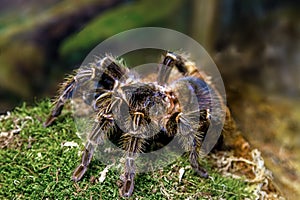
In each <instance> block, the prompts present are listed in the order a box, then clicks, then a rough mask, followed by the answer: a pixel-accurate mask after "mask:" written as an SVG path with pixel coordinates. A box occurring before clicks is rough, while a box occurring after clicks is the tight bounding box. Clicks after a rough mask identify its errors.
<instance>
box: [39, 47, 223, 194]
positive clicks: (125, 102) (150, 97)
mask: <svg viewBox="0 0 300 200" xmlns="http://www.w3.org/2000/svg"><path fill="white" fill-rule="evenodd" d="M173 69H174V70H176V71H177V73H178V72H179V74H181V75H182V76H181V78H179V79H177V80H176V79H175V80H173V81H172V82H171V83H168V82H169V79H172V78H173V79H174V77H172V73H171V71H174V70H173ZM88 83H93V85H94V90H93V94H92V96H88V95H83V97H82V98H84V99H85V101H86V102H87V104H91V106H92V109H93V110H94V121H95V123H94V126H93V128H92V130H91V132H90V133H89V134H88V135H87V141H86V144H85V148H84V152H83V155H82V160H81V163H80V164H79V165H78V167H77V168H76V169H75V170H74V173H73V175H72V180H74V181H79V180H80V179H81V178H82V177H83V175H84V174H85V172H86V170H87V168H88V165H89V164H90V162H91V160H92V157H93V154H94V151H95V148H96V147H98V146H99V147H100V148H101V144H103V140H104V139H105V138H109V137H111V135H113V136H114V135H117V138H118V139H119V144H121V146H120V148H122V149H123V151H124V152H125V155H124V157H125V166H124V169H123V171H124V172H123V174H122V176H121V177H122V178H121V179H122V182H123V184H122V186H121V188H120V193H121V195H122V196H124V197H129V196H131V195H132V192H133V189H134V178H135V174H136V165H135V159H136V157H137V156H138V155H139V153H143V152H145V150H146V148H147V145H148V144H149V142H151V140H155V138H156V140H157V138H159V137H155V136H153V133H157V134H158V135H164V136H167V137H169V138H172V137H175V136H176V137H179V138H180V141H181V143H182V146H183V148H184V149H185V150H186V151H188V152H190V153H189V160H190V164H191V166H192V168H193V169H194V170H195V171H196V172H197V173H198V174H199V175H200V176H201V177H204V178H207V177H208V173H207V172H206V170H205V169H204V168H202V167H201V166H200V163H199V159H200V157H201V145H202V144H203V140H204V138H205V136H206V134H207V132H208V129H209V127H210V126H220V125H221V124H222V120H223V119H220V116H221V115H220V116H219V115H217V116H215V115H213V114H212V113H213V112H212V110H213V109H216V108H217V109H219V110H217V111H215V113H219V112H223V111H224V107H226V106H225V105H224V103H223V101H222V98H221V97H220V95H219V93H218V91H217V90H215V89H214V87H213V85H212V84H210V83H209V82H208V81H207V80H206V77H205V75H204V73H202V72H200V71H199V70H198V69H197V67H196V65H195V63H194V62H191V61H190V60H189V59H188V57H187V56H186V55H184V54H180V53H174V52H165V53H164V55H163V57H162V61H161V64H160V65H159V68H158V72H157V78H156V80H155V81H147V80H146V79H140V78H137V77H134V76H133V75H132V73H131V70H130V69H129V68H127V67H125V66H124V65H123V64H122V62H120V61H118V60H117V59H115V58H114V57H112V56H110V55H106V56H105V57H103V58H101V59H98V60H96V62H94V63H92V64H90V65H89V66H86V67H83V68H80V69H79V70H77V71H76V73H75V75H74V76H71V77H70V78H68V79H67V80H66V82H64V83H63V84H62V88H61V90H60V93H59V97H58V99H57V101H56V102H55V107H54V109H53V110H52V112H51V114H50V116H49V117H48V119H47V120H46V122H45V123H44V126H49V125H51V124H52V123H53V122H54V120H55V119H56V118H57V117H58V116H59V115H60V114H61V111H62V109H63V106H64V104H65V103H66V101H67V100H68V99H70V98H72V95H73V94H74V92H75V91H76V90H77V89H78V87H80V86H81V85H84V84H88ZM213 100H215V101H214V102H213ZM195 102H196V104H197V108H196V109H195V108H193V107H192V106H191V105H192V104H195ZM213 104H218V105H217V106H216V105H213ZM124 110H125V111H126V112H123V111H124ZM158 140H159V139H158Z"/></svg>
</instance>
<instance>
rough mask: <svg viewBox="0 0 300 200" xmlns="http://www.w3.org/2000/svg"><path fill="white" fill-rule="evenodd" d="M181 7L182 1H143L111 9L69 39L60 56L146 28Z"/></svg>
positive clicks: (173, 13) (64, 44) (174, 13)
mask: <svg viewBox="0 0 300 200" xmlns="http://www.w3.org/2000/svg"><path fill="white" fill-rule="evenodd" d="M182 4H183V1H182V0H173V1H172V2H170V1H167V0H163V1H161V0H142V1H137V2H133V3H128V4H126V5H122V6H118V7H116V8H113V9H110V10H109V11H106V12H104V13H102V14H100V15H99V16H98V17H96V18H95V19H94V20H92V21H91V22H90V23H89V24H88V25H87V26H86V27H85V28H84V29H83V30H82V31H81V32H79V33H78V34H75V35H73V36H71V37H69V38H68V39H67V40H66V41H65V42H64V43H63V44H62V46H61V48H60V53H61V55H63V56H67V55H72V54H73V53H74V52H78V51H81V50H82V49H85V50H86V49H90V48H91V47H93V46H95V45H96V44H98V43H99V42H101V41H102V40H104V39H106V38H108V37H110V36H112V35H115V34H117V33H120V32H122V31H126V30H129V29H132V28H138V27H142V26H149V25H151V24H153V23H155V22H158V21H160V20H163V19H165V18H166V17H169V16H172V15H176V11H177V9H179V8H180V5H182Z"/></svg>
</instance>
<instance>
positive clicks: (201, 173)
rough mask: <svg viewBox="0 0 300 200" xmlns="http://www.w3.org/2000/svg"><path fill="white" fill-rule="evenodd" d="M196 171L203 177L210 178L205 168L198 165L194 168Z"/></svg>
mask: <svg viewBox="0 0 300 200" xmlns="http://www.w3.org/2000/svg"><path fill="white" fill-rule="evenodd" d="M194 171H195V172H196V173H197V174H198V175H199V176H201V177H202V178H208V173H207V171H206V170H205V169H204V168H202V167H197V168H194Z"/></svg>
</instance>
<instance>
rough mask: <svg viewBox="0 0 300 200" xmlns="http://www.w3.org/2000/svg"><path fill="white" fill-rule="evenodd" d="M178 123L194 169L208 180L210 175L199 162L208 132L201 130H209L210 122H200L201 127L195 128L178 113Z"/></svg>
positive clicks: (182, 140)
mask: <svg viewBox="0 0 300 200" xmlns="http://www.w3.org/2000/svg"><path fill="white" fill-rule="evenodd" d="M176 121H177V125H178V131H179V136H180V137H181V142H182V144H183V147H184V149H185V150H186V151H189V152H190V155H189V161H190V164H191V166H192V168H193V169H194V171H195V172H196V173H197V174H198V175H199V176H201V177H203V178H208V173H207V172H206V170H205V169H204V168H203V167H202V166H201V164H200V162H199V159H200V158H201V157H202V155H201V145H202V142H203V139H204V137H205V134H206V133H205V132H206V131H201V130H205V129H207V128H208V126H209V125H208V122H205V123H201V122H200V126H201V127H198V128H193V127H195V125H194V124H192V122H189V121H187V120H186V119H185V117H184V116H183V114H182V113H178V115H177V117H176ZM197 129H198V130H197Z"/></svg>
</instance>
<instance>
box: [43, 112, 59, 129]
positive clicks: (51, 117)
mask: <svg viewBox="0 0 300 200" xmlns="http://www.w3.org/2000/svg"><path fill="white" fill-rule="evenodd" d="M55 119H56V117H53V116H52V115H50V116H49V117H48V118H47V120H46V121H45V122H44V123H43V126H44V127H45V128H46V127H48V126H50V125H51V124H52V123H53V122H54V121H55Z"/></svg>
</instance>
